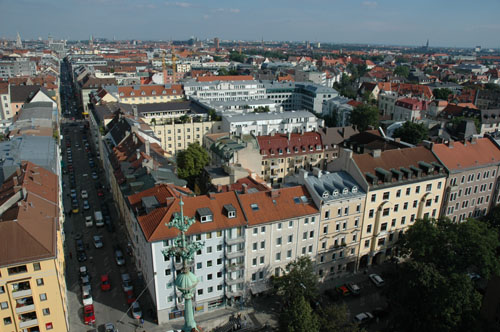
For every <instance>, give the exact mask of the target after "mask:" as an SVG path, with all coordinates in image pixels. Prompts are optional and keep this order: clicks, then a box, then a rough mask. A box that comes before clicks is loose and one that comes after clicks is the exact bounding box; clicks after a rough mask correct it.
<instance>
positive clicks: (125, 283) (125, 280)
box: [121, 273, 134, 293]
mask: <svg viewBox="0 0 500 332" xmlns="http://www.w3.org/2000/svg"><path fill="white" fill-rule="evenodd" d="M121 278H122V287H123V291H124V292H125V293H126V292H128V291H132V290H134V286H133V285H132V280H131V279H130V275H129V274H128V273H122V275H121Z"/></svg>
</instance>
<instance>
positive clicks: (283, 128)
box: [222, 111, 323, 136]
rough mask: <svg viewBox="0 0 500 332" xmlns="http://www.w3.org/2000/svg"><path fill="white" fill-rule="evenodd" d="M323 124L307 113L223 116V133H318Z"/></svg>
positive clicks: (259, 134) (258, 134)
mask: <svg viewBox="0 0 500 332" xmlns="http://www.w3.org/2000/svg"><path fill="white" fill-rule="evenodd" d="M322 124H323V120H321V119H318V118H317V117H316V116H315V115H314V114H312V113H311V112H307V111H290V112H277V113H247V114H225V115H223V116H222V132H229V133H231V134H233V135H238V136H241V135H249V134H254V135H256V136H261V135H270V134H271V133H272V132H275V133H292V132H299V131H304V132H309V131H318V130H319V127H320V126H322Z"/></svg>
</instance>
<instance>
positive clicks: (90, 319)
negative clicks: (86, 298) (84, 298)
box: [83, 304, 95, 325]
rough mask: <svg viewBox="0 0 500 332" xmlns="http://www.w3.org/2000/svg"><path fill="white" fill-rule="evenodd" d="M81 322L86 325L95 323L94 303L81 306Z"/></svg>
mask: <svg viewBox="0 0 500 332" xmlns="http://www.w3.org/2000/svg"><path fill="white" fill-rule="evenodd" d="M83 322H84V323H85V324H86V325H94V324H95V314H94V305H92V304H89V305H86V306H85V307H83Z"/></svg>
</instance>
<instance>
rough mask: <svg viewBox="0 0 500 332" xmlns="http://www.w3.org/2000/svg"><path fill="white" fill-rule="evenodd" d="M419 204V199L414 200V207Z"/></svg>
mask: <svg viewBox="0 0 500 332" xmlns="http://www.w3.org/2000/svg"><path fill="white" fill-rule="evenodd" d="M417 205H418V201H417V200H414V201H413V207H414V208H416V207H417Z"/></svg>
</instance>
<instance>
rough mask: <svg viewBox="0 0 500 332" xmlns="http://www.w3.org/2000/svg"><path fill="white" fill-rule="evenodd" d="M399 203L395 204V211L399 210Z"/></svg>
mask: <svg viewBox="0 0 500 332" xmlns="http://www.w3.org/2000/svg"><path fill="white" fill-rule="evenodd" d="M398 209H399V204H394V212H398Z"/></svg>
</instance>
